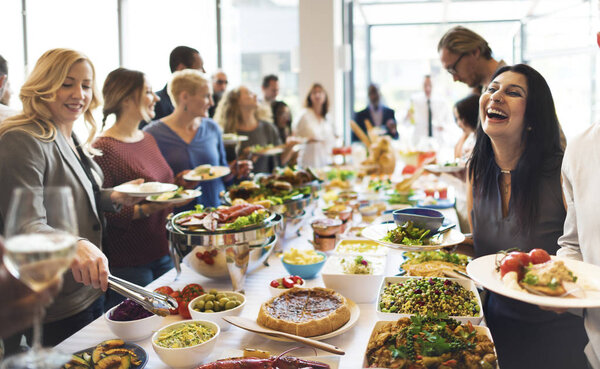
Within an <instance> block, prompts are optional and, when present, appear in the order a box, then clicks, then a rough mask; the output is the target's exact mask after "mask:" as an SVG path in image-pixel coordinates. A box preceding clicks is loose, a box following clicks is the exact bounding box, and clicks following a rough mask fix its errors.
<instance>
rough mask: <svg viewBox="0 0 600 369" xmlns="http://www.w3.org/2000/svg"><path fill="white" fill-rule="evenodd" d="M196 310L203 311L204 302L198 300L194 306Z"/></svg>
mask: <svg viewBox="0 0 600 369" xmlns="http://www.w3.org/2000/svg"><path fill="white" fill-rule="evenodd" d="M195 308H196V310H198V311H202V310H204V300H198V302H197V303H196V306H195Z"/></svg>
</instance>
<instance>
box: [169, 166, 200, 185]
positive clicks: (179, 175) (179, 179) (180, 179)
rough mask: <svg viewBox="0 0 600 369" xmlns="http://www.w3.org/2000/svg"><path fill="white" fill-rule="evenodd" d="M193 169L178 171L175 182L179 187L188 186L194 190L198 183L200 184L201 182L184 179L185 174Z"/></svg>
mask: <svg viewBox="0 0 600 369" xmlns="http://www.w3.org/2000/svg"><path fill="white" fill-rule="evenodd" d="M191 171H192V170H191V169H186V170H182V171H181V172H179V173H177V175H176V176H175V184H176V185H177V186H179V187H183V188H187V189H190V190H193V189H195V188H196V187H198V185H200V182H198V181H188V180H185V179H183V176H184V175H186V174H187V173H189V172H191Z"/></svg>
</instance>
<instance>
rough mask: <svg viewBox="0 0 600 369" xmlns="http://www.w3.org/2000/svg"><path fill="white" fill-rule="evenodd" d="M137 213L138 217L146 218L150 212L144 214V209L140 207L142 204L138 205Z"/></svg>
mask: <svg viewBox="0 0 600 369" xmlns="http://www.w3.org/2000/svg"><path fill="white" fill-rule="evenodd" d="M137 208H138V215H139V216H140V218H148V217H149V216H150V214H146V213H144V209H142V205H138V206H137Z"/></svg>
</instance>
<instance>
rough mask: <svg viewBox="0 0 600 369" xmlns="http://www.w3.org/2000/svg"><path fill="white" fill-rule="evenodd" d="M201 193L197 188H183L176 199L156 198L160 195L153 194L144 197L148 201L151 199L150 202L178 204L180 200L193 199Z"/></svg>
mask: <svg viewBox="0 0 600 369" xmlns="http://www.w3.org/2000/svg"><path fill="white" fill-rule="evenodd" d="M200 195H202V191H198V190H184V191H183V193H181V197H178V198H176V199H168V200H156V198H157V197H158V196H160V195H153V196H148V197H146V200H148V201H152V202H158V203H163V204H178V203H181V202H186V201H188V200H189V199H194V198H196V197H198V196H200Z"/></svg>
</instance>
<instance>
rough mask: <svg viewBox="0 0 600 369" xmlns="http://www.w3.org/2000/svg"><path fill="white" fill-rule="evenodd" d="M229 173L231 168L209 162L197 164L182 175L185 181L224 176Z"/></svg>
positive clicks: (205, 179) (208, 179)
mask: <svg viewBox="0 0 600 369" xmlns="http://www.w3.org/2000/svg"><path fill="white" fill-rule="evenodd" d="M229 173H231V169H229V167H225V166H212V165H210V164H203V165H199V166H197V167H196V168H194V169H192V170H190V171H189V172H187V173H186V174H184V175H183V179H185V180H186V181H193V182H202V181H212V180H213V179H217V178H221V177H225V176H226V175H228V174H229Z"/></svg>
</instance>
